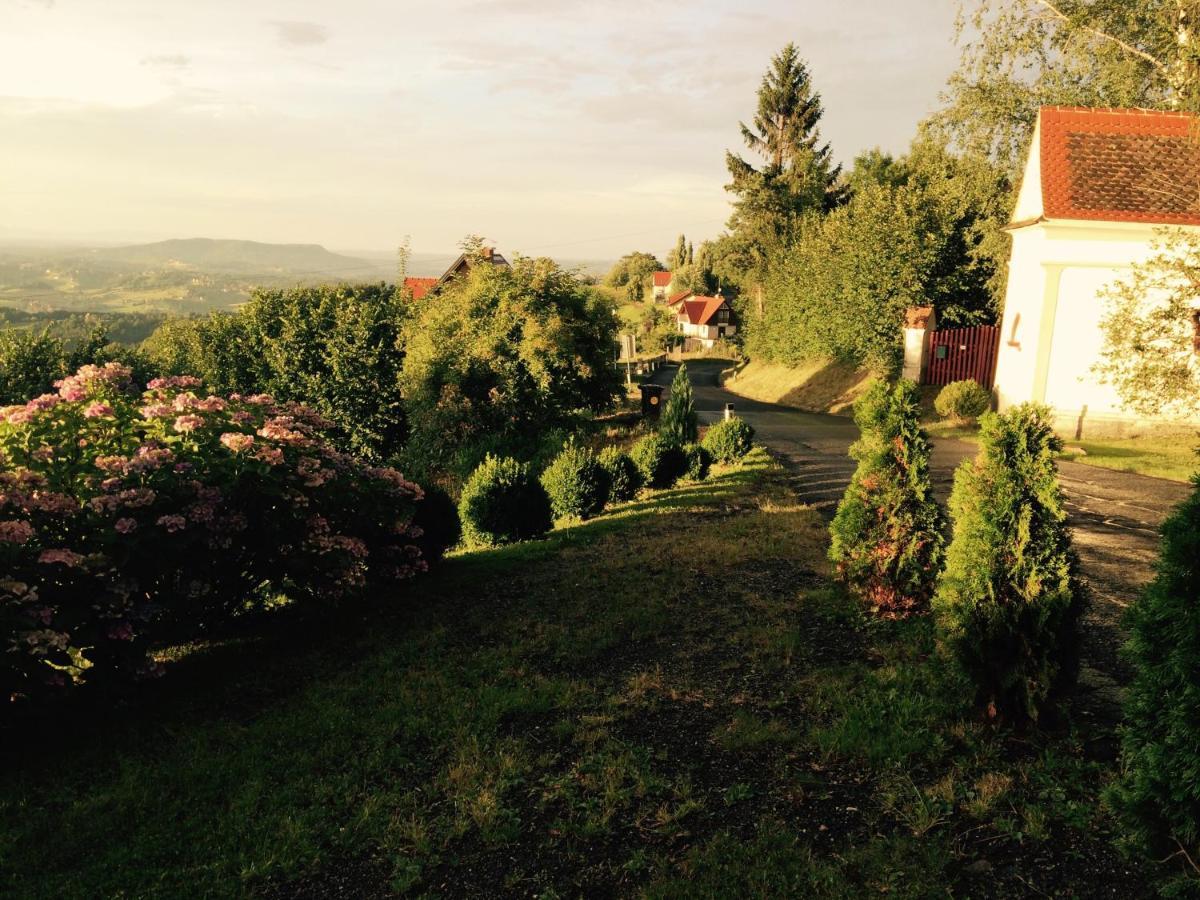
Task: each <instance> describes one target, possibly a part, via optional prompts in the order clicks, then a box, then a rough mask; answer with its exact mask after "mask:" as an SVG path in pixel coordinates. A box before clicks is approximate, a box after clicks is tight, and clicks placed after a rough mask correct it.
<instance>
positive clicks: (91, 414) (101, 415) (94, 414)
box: [83, 401, 114, 419]
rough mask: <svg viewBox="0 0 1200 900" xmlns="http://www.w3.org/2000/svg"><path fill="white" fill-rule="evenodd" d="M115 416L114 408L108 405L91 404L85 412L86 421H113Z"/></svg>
mask: <svg viewBox="0 0 1200 900" xmlns="http://www.w3.org/2000/svg"><path fill="white" fill-rule="evenodd" d="M113 415H114V411H113V408H112V407H111V406H109V405H108V404H107V403H101V402H98V401H97V402H96V403H91V404H89V405H88V407H87V409H85V410H84V411H83V417H84V418H85V419H111V418H112V417H113Z"/></svg>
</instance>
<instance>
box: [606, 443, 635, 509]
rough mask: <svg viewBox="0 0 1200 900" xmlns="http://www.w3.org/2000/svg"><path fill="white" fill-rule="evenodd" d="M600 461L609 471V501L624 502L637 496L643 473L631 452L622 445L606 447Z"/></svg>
mask: <svg viewBox="0 0 1200 900" xmlns="http://www.w3.org/2000/svg"><path fill="white" fill-rule="evenodd" d="M598 461H599V463H600V465H601V467H602V468H603V469H604V471H605V472H607V473H608V502H609V503H624V502H625V501H627V500H632V499H633V498H634V497H635V496H637V492H638V489H639V488H640V487H641V486H642V475H641V473H640V472H639V471H638V468H637V466H635V465H634V464H633V460H632V459H630V458H629V454H628V453H625V452H624V451H623V450H621V448H620V447H605V448H604V449H603V450H601V451H600V456H599V457H598Z"/></svg>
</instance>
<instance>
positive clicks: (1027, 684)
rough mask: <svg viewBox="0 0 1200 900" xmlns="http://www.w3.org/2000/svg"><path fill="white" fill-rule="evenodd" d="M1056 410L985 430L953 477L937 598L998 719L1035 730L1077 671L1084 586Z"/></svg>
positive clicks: (989, 424) (1003, 419) (947, 633)
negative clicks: (1062, 477) (1063, 481)
mask: <svg viewBox="0 0 1200 900" xmlns="http://www.w3.org/2000/svg"><path fill="white" fill-rule="evenodd" d="M1049 415H1050V411H1049V410H1048V409H1047V408H1046V407H1044V406H1039V405H1037V404H1029V403H1027V404H1024V405H1022V406H1018V407H1016V408H1014V409H1012V410H1010V411H1008V412H1006V413H1004V414H1002V415H997V414H994V413H989V414H987V415H985V416H984V417H983V420H982V431H981V439H982V448H981V449H980V452H979V455H978V457H976V458H975V459H974V460H969V461H967V462H965V463H963V464H962V465H961V466H960V467H959V469H958V471H957V472H956V473H955V476H954V490H953V493H952V494H951V497H950V514H951V517H952V518H953V520H954V536H953V539H952V540H951V542H950V548H949V550H948V551H947V554H946V569H945V572H944V574H943V576H942V579H941V582H940V584H939V586H938V590H937V593H936V595H935V596H934V610H935V612H936V614H937V616H938V623H939V627H940V632H941V635H942V641H943V644H944V646H945V647H946V648H947V649H949V650H950V651H951V652H952V653H953V654H954V656H955V657H957V659H958V661H959V662H960V664H961V666H962V668H963V670H964V672H965V673H966V674H967V675H968V676H969V677H970V678H971V680H972V681H973V682H974V684H975V700H976V702H977V704H978V705H979V706H980V707H981V708H982V709H985V710H986V711H987V714H988V716H989V717H990V718H993V719H999V720H1003V721H1008V722H1012V723H1014V724H1018V725H1024V724H1028V723H1031V722H1036V721H1037V720H1038V718H1039V717H1040V716H1041V714H1042V713H1043V712H1044V711H1045V710H1046V709H1048V708H1049V705H1050V703H1051V701H1052V700H1053V699H1054V697H1055V695H1056V694H1058V693H1059V692H1060V690H1061V689H1062V688H1064V687H1066V686H1069V684H1070V683H1071V682H1072V681H1073V680H1074V677H1075V675H1076V673H1077V669H1078V638H1077V627H1078V620H1079V613H1080V608H1081V606H1082V599H1083V595H1082V587H1081V585H1080V584H1079V582H1078V578H1077V574H1076V572H1077V564H1076V561H1075V556H1074V553H1073V552H1072V549H1071V540H1070V535H1069V533H1068V531H1067V513H1066V509H1065V508H1064V504H1063V496H1062V490H1061V489H1060V488H1059V485H1058V467H1057V465H1056V464H1055V461H1054V455H1055V453H1057V452H1058V451H1059V450H1060V449H1061V447H1062V442H1061V441H1060V440H1059V439H1058V438H1057V437H1056V436H1055V434H1054V432H1053V431H1052V430H1051V427H1050V419H1049Z"/></svg>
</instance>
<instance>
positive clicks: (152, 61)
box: [139, 53, 192, 72]
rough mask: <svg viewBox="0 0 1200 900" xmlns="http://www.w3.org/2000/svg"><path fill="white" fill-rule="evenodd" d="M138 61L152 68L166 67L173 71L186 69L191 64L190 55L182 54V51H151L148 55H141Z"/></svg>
mask: <svg viewBox="0 0 1200 900" xmlns="http://www.w3.org/2000/svg"><path fill="white" fill-rule="evenodd" d="M139 62H140V64H141V65H143V66H148V67H150V68H152V69H167V70H170V71H175V72H178V71H180V70H181V69H186V68H187V67H188V66H190V65H191V64H192V60H191V57H189V56H184V55H183V54H182V53H152V54H151V55H149V56H143V57H142V58H141V60H139Z"/></svg>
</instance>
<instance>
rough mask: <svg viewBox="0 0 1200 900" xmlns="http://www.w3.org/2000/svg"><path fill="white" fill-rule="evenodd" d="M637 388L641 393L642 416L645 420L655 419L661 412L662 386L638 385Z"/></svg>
mask: <svg viewBox="0 0 1200 900" xmlns="http://www.w3.org/2000/svg"><path fill="white" fill-rule="evenodd" d="M638 387H639V388H640V389H641V392H642V416H643V417H644V418H647V419H657V418H658V414H659V413H660V412H662V393H663V386H662V385H661V384H639V385H638Z"/></svg>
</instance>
